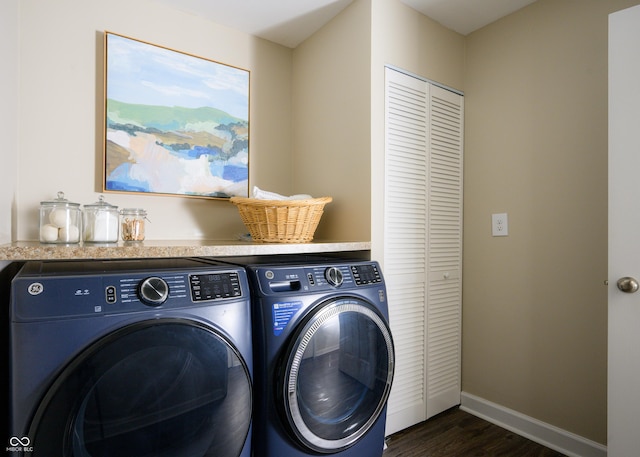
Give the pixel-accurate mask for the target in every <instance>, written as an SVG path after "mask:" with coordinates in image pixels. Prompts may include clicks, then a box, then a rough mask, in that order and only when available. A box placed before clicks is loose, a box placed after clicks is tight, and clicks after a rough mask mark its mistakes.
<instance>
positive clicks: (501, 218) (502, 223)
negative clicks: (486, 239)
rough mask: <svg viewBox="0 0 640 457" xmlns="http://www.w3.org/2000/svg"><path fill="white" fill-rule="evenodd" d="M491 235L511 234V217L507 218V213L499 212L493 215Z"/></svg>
mask: <svg viewBox="0 0 640 457" xmlns="http://www.w3.org/2000/svg"><path fill="white" fill-rule="evenodd" d="M491 235H493V236H507V235H509V219H508V218H507V213H498V214H492V215H491Z"/></svg>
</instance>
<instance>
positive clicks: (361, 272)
mask: <svg viewBox="0 0 640 457" xmlns="http://www.w3.org/2000/svg"><path fill="white" fill-rule="evenodd" d="M351 270H352V271H351V272H352V273H353V277H354V279H355V281H356V284H358V285H363V284H374V283H377V282H380V281H382V278H381V277H380V273H379V272H378V269H377V268H376V266H375V265H373V264H369V265H357V266H353V267H352V268H351Z"/></svg>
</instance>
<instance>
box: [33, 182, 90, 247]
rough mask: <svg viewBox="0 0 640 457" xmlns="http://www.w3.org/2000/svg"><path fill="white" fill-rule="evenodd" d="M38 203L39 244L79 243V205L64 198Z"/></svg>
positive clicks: (62, 193)
mask: <svg viewBox="0 0 640 457" xmlns="http://www.w3.org/2000/svg"><path fill="white" fill-rule="evenodd" d="M57 197H58V198H56V199H54V200H51V201H44V202H40V242H41V243H59V244H71V243H79V242H80V229H81V223H82V218H81V211H80V204H79V203H72V202H70V201H69V200H67V199H66V198H64V192H58V195H57Z"/></svg>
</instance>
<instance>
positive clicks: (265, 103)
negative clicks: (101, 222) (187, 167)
mask: <svg viewBox="0 0 640 457" xmlns="http://www.w3.org/2000/svg"><path fill="white" fill-rule="evenodd" d="M19 4H20V10H21V18H20V58H19V64H20V65H19V69H20V76H21V84H20V88H19V91H20V92H19V94H20V105H21V106H20V111H19V115H18V120H19V125H20V134H19V141H20V147H19V151H20V154H19V163H18V178H17V208H19V211H18V214H17V221H16V227H17V238H18V239H20V240H27V239H37V237H38V235H37V228H38V217H39V213H38V207H39V203H40V201H42V200H49V199H51V198H54V197H55V195H56V192H57V191H59V190H62V191H64V192H65V194H66V196H67V198H69V199H70V200H72V201H76V202H78V203H82V204H86V203H93V202H95V201H96V200H97V198H98V193H99V191H100V189H101V182H102V181H101V163H102V162H101V161H102V146H101V138H102V133H101V132H102V130H101V129H102V112H101V103H102V81H103V74H102V72H103V64H102V59H103V56H102V40H103V32H104V31H105V30H107V31H111V32H114V33H119V34H123V35H127V36H130V37H132V38H137V39H141V40H145V41H149V42H152V43H156V44H160V45H164V46H167V47H170V48H173V49H176V50H179V51H183V52H188V53H190V54H194V55H197V56H201V57H205V58H208V59H212V60H216V61H219V62H223V63H227V64H230V65H234V66H238V67H241V68H246V69H248V70H250V71H251V94H250V96H251V112H250V123H251V125H250V128H251V144H250V159H249V160H250V183H251V184H252V185H253V184H257V185H259V186H261V187H264V188H266V189H270V190H274V191H277V192H283V193H287V192H289V191H290V190H291V168H290V166H291V165H290V162H291V160H290V157H291V138H290V132H291V90H290V87H291V78H292V75H291V61H292V51H291V49H289V48H285V47H282V46H279V45H276V44H273V43H270V42H268V41H265V40H262V39H259V38H256V37H253V36H251V35H247V34H244V33H241V32H238V31H236V30H233V29H229V28H226V27H222V26H218V25H216V24H214V23H212V22H211V21H207V20H204V19H202V18H200V17H197V16H194V15H190V14H186V13H182V12H179V11H176V10H172V9H169V8H166V7H164V6H162V5H158V4H157V3H153V2H151V1H147V0H140V1H136V2H131V1H128V0H112V1H110V2H109V3H108V5H107V4H105V3H104V2H102V1H98V0H58V1H55V2H50V1H47V0H22V1H20V2H19ZM3 35H4V32H3ZM3 153H4V152H3ZM106 199H107V200H108V201H109V202H111V203H113V204H115V205H118V206H120V207H143V208H145V209H147V211H148V214H149V219H150V220H151V223H150V224H148V227H147V238H148V239H221V238H222V239H228V238H231V237H233V236H235V235H236V234H238V233H240V232H245V231H246V230H245V229H244V227H243V225H242V223H241V221H240V218H239V216H238V213H237V210H236V208H235V207H234V206H233V205H232V204H230V203H229V202H227V201H219V200H203V199H185V198H180V197H161V196H148V195H143V196H140V195H125V194H112V193H110V194H107V195H106Z"/></svg>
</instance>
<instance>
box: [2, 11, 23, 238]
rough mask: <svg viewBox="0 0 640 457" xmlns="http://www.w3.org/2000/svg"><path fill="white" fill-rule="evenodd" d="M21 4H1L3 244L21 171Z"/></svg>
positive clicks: (8, 233)
mask: <svg viewBox="0 0 640 457" xmlns="http://www.w3.org/2000/svg"><path fill="white" fill-rule="evenodd" d="M19 5H20V3H19V0H6V1H3V2H0V30H1V31H2V33H1V36H2V40H0V59H1V60H2V62H3V64H2V67H1V68H0V100H2V103H0V138H2V148H0V244H1V243H9V242H10V241H11V230H12V207H13V203H14V197H15V191H16V173H17V171H18V119H17V117H16V113H17V112H18V106H19V105H18V91H17V89H16V88H17V87H18V74H19V73H18V62H19V60H20V59H19V43H18V38H19V35H18V24H19V7H20V6H19Z"/></svg>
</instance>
